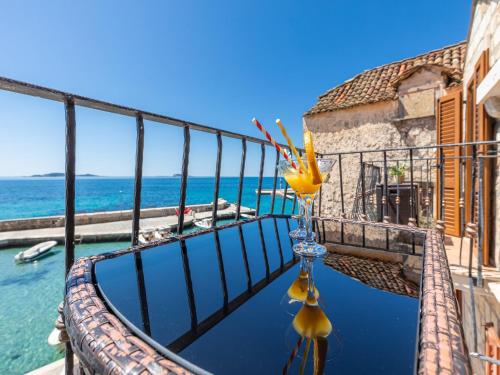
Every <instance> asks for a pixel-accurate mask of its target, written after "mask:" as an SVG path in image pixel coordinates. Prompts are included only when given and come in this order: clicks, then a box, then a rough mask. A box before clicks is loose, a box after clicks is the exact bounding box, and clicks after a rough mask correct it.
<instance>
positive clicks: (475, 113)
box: [465, 50, 492, 265]
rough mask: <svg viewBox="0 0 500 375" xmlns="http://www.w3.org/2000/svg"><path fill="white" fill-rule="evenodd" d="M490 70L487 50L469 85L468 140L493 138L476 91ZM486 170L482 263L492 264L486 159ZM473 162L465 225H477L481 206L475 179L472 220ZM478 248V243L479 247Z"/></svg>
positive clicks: (482, 150)
mask: <svg viewBox="0 0 500 375" xmlns="http://www.w3.org/2000/svg"><path fill="white" fill-rule="evenodd" d="M488 69H489V50H485V51H484V52H483V53H482V54H481V56H480V57H479V60H478V61H477V63H476V65H475V67H474V74H473V76H472V78H471V80H470V81H469V84H468V85H467V117H466V134H465V135H466V138H465V141H467V142H473V141H488V140H491V139H492V130H491V125H490V123H489V119H488V115H487V114H486V110H485V108H484V105H483V104H478V103H476V91H477V87H478V86H479V84H480V83H481V81H482V80H483V79H484V77H485V76H486V74H487V72H488ZM490 148H491V146H486V145H482V146H479V147H478V148H477V152H478V154H481V155H485V154H486V153H487V152H488V150H489V149H490ZM467 155H468V156H471V155H472V147H468V148H467ZM483 166H484V171H483V187H482V188H483V212H484V215H483V223H484V226H483V228H482V232H483V236H484V237H483V239H484V241H483V263H484V265H488V264H489V251H490V242H491V230H492V227H491V220H489V218H490V216H491V202H490V198H491V197H490V195H491V181H492V180H491V174H492V161H491V160H490V159H485V160H484V164H483ZM471 183H472V163H471V161H470V160H468V161H467V162H466V173H465V220H466V222H471V221H472V222H474V223H477V222H478V207H479V199H478V197H479V194H478V192H479V181H478V176H476V182H475V186H474V191H475V197H474V200H475V202H474V216H473V218H471V217H470V207H471V200H470V192H471V189H472V186H471ZM476 245H477V244H476Z"/></svg>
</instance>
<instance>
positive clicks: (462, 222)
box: [458, 149, 466, 266]
mask: <svg viewBox="0 0 500 375" xmlns="http://www.w3.org/2000/svg"><path fill="white" fill-rule="evenodd" d="M462 152H463V151H462V149H460V154H462ZM465 154H466V153H465ZM465 167H466V162H465V160H460V169H459V179H460V200H459V205H460V252H459V254H458V264H459V265H460V266H461V265H462V248H463V243H464V236H465V178H464V176H465V173H464V168H465Z"/></svg>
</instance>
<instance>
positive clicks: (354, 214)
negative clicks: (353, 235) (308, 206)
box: [318, 140, 500, 285]
mask: <svg viewBox="0 0 500 375" xmlns="http://www.w3.org/2000/svg"><path fill="white" fill-rule="evenodd" d="M499 143H500V141H496V140H495V141H477V142H464V143H452V144H441V145H426V146H419V147H394V148H385V149H368V150H361V151H360V150H353V151H346V152H336V153H324V154H321V157H330V158H337V161H338V162H337V166H336V168H335V170H334V171H333V172H332V175H333V181H331V184H333V185H332V187H331V188H332V189H334V190H337V191H340V194H339V195H338V196H337V198H336V199H335V198H334V199H333V201H330V202H329V203H330V206H327V207H325V205H322V198H323V197H322V195H323V190H324V189H322V190H321V191H320V195H319V205H318V207H319V212H318V216H321V217H331V218H336V220H335V221H336V222H339V224H340V225H339V232H340V238H338V239H336V240H333V241H328V240H325V241H326V242H334V243H340V244H350V243H349V241H347V240H346V238H345V234H346V233H345V225H346V223H349V222H352V220H353V219H354V220H356V221H361V222H363V221H382V222H385V223H388V222H392V223H395V224H404V225H409V226H411V227H419V228H429V227H434V226H436V227H437V228H439V229H441V230H443V231H445V232H446V228H445V223H446V221H447V219H450V220H451V219H453V218H451V217H448V216H447V215H450V214H451V213H452V211H451V210H453V212H456V211H458V215H456V216H458V217H456V216H455V217H454V220H455V222H457V220H458V225H459V227H460V230H459V231H458V233H456V234H455V235H456V236H457V237H461V238H463V237H464V236H469V237H470V238H471V240H470V241H469V249H468V259H467V262H468V263H467V264H466V266H467V267H468V272H469V277H473V278H474V280H475V283H476V284H477V285H481V283H482V265H483V248H484V239H485V229H488V227H486V226H485V225H484V223H483V218H484V207H485V194H484V191H485V190H484V189H485V188H488V189H489V191H491V192H493V191H494V181H493V175H491V176H490V185H489V186H486V185H485V170H486V171H490V173H491V170H492V169H493V166H492V165H490V166H489V169H488V168H486V163H488V160H491V159H496V158H498V157H499V153H498V150H497V146H498V144H499ZM346 160H348V164H347V169H348V170H350V171H351V172H352V170H353V169H354V170H356V171H359V173H357V174H356V178H354V177H353V176H352V173H351V176H350V181H347V180H346V175H345V172H346V166H345V161H346ZM455 161H458V168H455V167H454V166H451V165H450V164H452V163H454V162H455ZM404 163H407V164H408V165H407V169H406V171H405V172H404V173H403V174H404V175H405V176H406V177H407V178H409V184H406V183H405V184H404V183H402V182H400V181H399V180H397V179H396V181H395V182H394V183H393V184H392V186H391V183H390V177H391V176H390V169H391V167H396V169H397V168H398V167H401V166H402V164H404ZM445 166H447V167H446V168H445ZM369 168H377V169H378V170H380V173H376V174H373V173H366V171H367V170H368V169H369ZM445 169H446V170H445ZM445 172H446V173H447V175H446V176H445ZM450 173H452V174H454V175H453V176H450ZM337 176H338V178H335V177H337ZM367 176H376V181H375V182H376V184H375V186H376V188H374V187H373V186H374V181H371V180H370V181H367ZM450 178H452V179H456V181H458V182H459V183H458V184H457V186H458V188H455V190H453V194H456V195H455V197H457V196H458V199H456V200H454V201H452V202H450V200H448V202H447V204H445V195H446V194H448V192H447V191H445V185H446V183H445V179H448V180H449V179H450ZM349 183H350V186H351V188H350V189H349V188H348V187H349V186H348V185H349ZM346 186H347V190H346ZM367 186H368V187H369V189H367ZM436 186H438V187H439V190H437V191H436ZM466 187H467V188H466ZM325 188H327V187H325ZM456 189H458V191H456ZM405 190H406V196H404V195H403V192H404V191H405ZM353 191H356V194H355V195H354V198H352V199H351V200H350V201H349V199H348V196H352V192H353ZM466 194H467V196H466ZM404 198H406V199H404ZM349 206H351V207H352V210H350V211H349ZM452 206H453V207H452ZM456 207H458V209H457V208H456ZM466 207H467V212H466ZM374 212H375V213H377V214H376V215H374V214H373V213H374ZM403 212H405V213H406V216H407V219H406V220H404V222H403V221H402V220H401V217H402V213H403ZM374 216H375V217H374ZM466 218H467V220H466ZM448 221H449V220H448ZM323 225H324V223H323ZM323 228H324V227H323ZM363 228H364V227H363ZM490 230H491V231H492V230H493V228H490ZM386 233H387V236H386V246H385V248H386V250H389V249H390V239H389V229H387V230H386ZM324 235H325V233H323V236H324ZM491 235H493V233H491ZM491 237H492V236H490V237H489V238H490V240H491ZM365 244H366V233H365V230H364V229H363V230H362V235H361V239H360V241H359V242H356V243H355V244H353V245H360V246H363V247H364V246H365ZM474 246H476V247H477V251H476V255H477V257H476V263H477V264H476V272H475V273H474V272H473V270H474V267H473V259H474V257H473V248H474ZM412 247H413V250H414V249H415V243H414V242H413V245H412ZM462 247H463V241H462V243H461V246H460V253H459V263H460V265H462V256H463V255H464V254H465V251H462Z"/></svg>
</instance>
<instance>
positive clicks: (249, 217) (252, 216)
mask: <svg viewBox="0 0 500 375" xmlns="http://www.w3.org/2000/svg"><path fill="white" fill-rule="evenodd" d="M240 217H241V218H242V219H245V220H249V219H255V215H249V214H240Z"/></svg>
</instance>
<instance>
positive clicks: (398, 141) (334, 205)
mask: <svg viewBox="0 0 500 375" xmlns="http://www.w3.org/2000/svg"><path fill="white" fill-rule="evenodd" d="M398 113H399V106H398V102H397V101H388V102H382V103H376V104H368V105H363V106H358V107H355V108H352V109H346V110H343V111H335V112H327V113H322V114H317V115H313V116H307V117H305V118H304V127H305V128H307V129H309V130H311V131H312V132H313V133H314V135H315V147H316V150H317V152H319V153H332V152H341V151H352V150H359V151H361V150H367V149H371V150H377V149H381V148H394V147H405V146H424V145H429V144H434V143H436V127H435V118H434V116H427V117H423V118H417V119H408V120H403V121H394V119H397V118H398ZM433 155H434V151H433V150H422V151H418V152H415V153H414V160H416V159H418V158H419V157H426V156H433ZM387 157H388V159H389V162H388V165H389V166H390V165H395V164H396V162H390V159H399V158H401V159H407V158H408V152H407V151H397V152H390V153H388V155H387ZM382 160H383V153H382V152H373V153H367V154H364V161H365V162H370V161H374V165H376V166H379V167H383V163H381V161H382ZM406 164H407V165H409V164H408V162H406ZM414 167H415V169H414V170H415V174H414V179H415V180H418V179H420V167H422V168H423V170H422V175H423V179H424V180H425V176H426V171H427V169H426V168H427V164H426V163H425V162H417V161H416V162H415V164H414ZM359 174H360V163H359V154H353V155H346V156H343V158H342V175H343V188H344V201H345V211H346V213H350V212H351V210H352V207H353V204H354V199H355V193H356V186H357V183H358V179H359ZM431 176H432V177H431V178H432V180H434V176H433V173H431ZM340 212H341V199H340V184H339V169H338V165H335V167H334V170H333V172H332V175H331V178H330V181H329V182H328V183H327V184H325V185H324V187H323V201H322V214H323V215H338V214H340Z"/></svg>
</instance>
